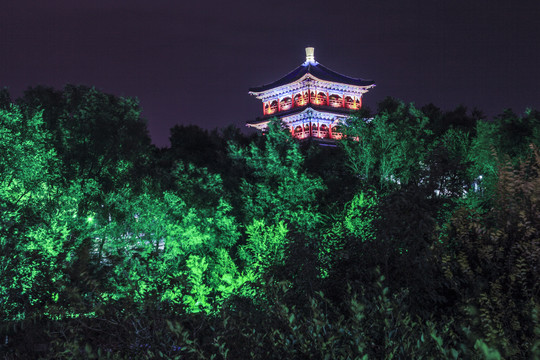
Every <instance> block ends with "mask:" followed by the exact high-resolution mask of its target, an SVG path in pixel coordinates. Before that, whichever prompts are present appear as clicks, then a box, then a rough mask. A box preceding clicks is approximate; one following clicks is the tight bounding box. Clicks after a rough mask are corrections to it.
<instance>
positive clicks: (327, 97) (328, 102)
mask: <svg viewBox="0 0 540 360" xmlns="http://www.w3.org/2000/svg"><path fill="white" fill-rule="evenodd" d="M326 106H330V94H329V93H328V91H327V92H326Z"/></svg>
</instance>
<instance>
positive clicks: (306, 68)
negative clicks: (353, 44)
mask: <svg viewBox="0 0 540 360" xmlns="http://www.w3.org/2000/svg"><path fill="white" fill-rule="evenodd" d="M306 74H310V75H313V77H315V78H317V79H319V80H325V81H330V82H335V83H340V84H348V85H354V86H370V85H374V84H375V82H374V81H373V80H364V79H356V78H351V77H348V76H345V75H342V74H339V73H337V72H335V71H332V70H330V69H329V68H327V67H326V66H323V65H322V64H320V63H318V62H317V61H315V57H314V55H313V48H306V62H304V63H303V64H302V65H300V66H299V67H297V68H296V69H294V70H293V71H291V72H290V73H288V74H287V75H285V76H283V77H282V78H281V79H279V80H276V81H274V82H273V83H270V84H266V85H262V86H259V87H254V88H250V89H249V92H252V93H260V92H264V91H267V90H270V89H274V88H277V87H280V86H283V85H287V84H290V83H292V82H295V81H296V80H298V79H301V78H302V77H303V76H304V75H306Z"/></svg>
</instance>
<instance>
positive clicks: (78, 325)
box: [0, 86, 540, 359]
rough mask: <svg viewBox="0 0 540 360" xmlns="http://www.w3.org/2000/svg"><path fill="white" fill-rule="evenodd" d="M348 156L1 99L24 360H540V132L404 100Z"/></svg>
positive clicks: (128, 110)
mask: <svg viewBox="0 0 540 360" xmlns="http://www.w3.org/2000/svg"><path fill="white" fill-rule="evenodd" d="M342 131H343V132H344V133H345V134H346V139H345V140H343V141H339V142H337V143H336V146H335V147H327V146H324V147H323V146H320V145H318V143H317V142H302V143H298V142H296V141H295V140H293V139H292V138H291V136H290V133H289V131H288V130H287V129H283V128H282V126H281V124H280V123H279V121H277V120H276V121H273V122H271V124H270V126H269V131H268V133H267V134H265V135H264V136H262V135H257V136H245V135H243V134H242V133H241V132H240V131H239V130H238V129H236V128H234V127H228V128H225V129H222V130H215V131H212V132H208V131H207V130H203V129H201V128H199V127H197V126H175V127H174V128H173V129H171V137H170V140H171V147H170V148H164V149H157V148H155V147H154V146H153V145H151V142H150V138H149V136H148V132H147V129H146V125H145V122H144V120H143V119H142V118H141V110H140V107H139V104H138V102H137V101H136V100H134V99H127V98H120V97H116V96H113V95H109V94H105V93H103V92H100V91H98V90H96V89H94V88H88V87H83V86H66V87H65V88H64V89H63V90H54V89H51V88H45V87H36V88H31V89H29V90H28V91H26V92H25V93H24V95H23V96H21V97H20V98H18V99H11V98H10V95H9V93H8V92H7V91H6V90H3V91H1V92H0V335H1V338H0V341H1V342H0V351H1V353H2V355H3V357H4V358H5V359H16V358H25V359H26V358H43V359H79V358H110V359H124V358H125V359H128V358H167V359H168V358H170V359H357V358H358V359H384V358H397V359H412V358H414V359H421V358H428V359H430V358H434V359H441V358H449V359H463V358H471V359H499V358H505V359H528V358H531V359H533V358H538V357H539V356H540V319H539V315H540V314H539V312H540V298H539V297H540V282H539V281H538V272H539V270H538V269H539V265H540V263H539V259H540V177H539V171H540V153H539V150H538V146H539V144H540V112H538V111H535V110H526V111H525V113H524V114H522V115H517V114H515V113H513V112H512V111H510V110H508V111H505V112H504V113H502V114H501V115H499V116H497V117H496V118H494V119H491V120H490V121H488V120H486V119H485V118H484V116H483V115H482V113H481V112H479V111H476V110H475V111H472V112H469V111H467V109H465V108H463V107H458V108H457V109H455V110H454V111H449V112H443V111H441V110H440V109H439V108H437V107H436V106H434V105H428V106H424V107H422V108H416V107H415V106H414V105H412V104H409V105H408V104H404V103H403V102H401V101H399V100H396V99H393V98H387V99H386V100H384V101H383V102H381V103H380V104H379V107H378V109H377V111H376V112H375V113H374V114H371V113H369V110H367V109H364V110H362V111H361V112H360V113H358V114H356V115H355V116H354V117H352V118H351V119H350V120H349V123H348V126H347V127H346V128H343V129H342Z"/></svg>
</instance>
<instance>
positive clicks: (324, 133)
mask: <svg viewBox="0 0 540 360" xmlns="http://www.w3.org/2000/svg"><path fill="white" fill-rule="evenodd" d="M349 115H350V114H336V112H335V111H324V110H315V109H312V108H306V109H305V110H303V111H300V112H294V113H290V114H283V115H281V116H280V117H279V118H280V119H281V121H282V122H283V124H284V125H285V126H287V127H288V128H289V129H290V132H291V135H292V136H293V137H294V138H296V139H299V140H303V139H309V138H316V139H331V140H339V139H341V138H342V137H343V134H342V133H341V132H340V130H339V125H342V124H345V121H346V119H347V118H348V116H349ZM270 120H271V118H270V117H266V118H265V119H259V120H257V121H253V122H250V123H248V124H247V125H248V126H250V127H254V128H256V129H258V130H261V131H263V132H264V131H266V128H267V126H268V123H269V122H270Z"/></svg>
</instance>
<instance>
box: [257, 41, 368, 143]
mask: <svg viewBox="0 0 540 360" xmlns="http://www.w3.org/2000/svg"><path fill="white" fill-rule="evenodd" d="M314 53H315V49H314V48H312V47H308V48H306V61H305V62H304V63H303V64H302V65H300V66H299V67H297V68H296V69H294V70H293V71H291V72H290V73H288V74H287V75H285V76H284V77H282V78H281V79H279V80H277V81H274V82H273V83H271V84H268V85H263V86H260V87H255V88H251V89H249V94H250V95H253V96H255V97H256V98H257V99H260V100H262V103H263V116H262V117H260V118H257V120H255V121H250V122H248V123H247V124H246V125H247V126H249V127H253V128H256V129H258V130H261V131H265V130H266V128H267V125H268V123H269V121H270V119H271V118H273V117H278V118H280V119H281V120H282V121H283V122H284V123H285V124H286V125H287V126H288V127H289V128H290V130H291V134H292V136H293V137H294V138H297V139H307V138H318V139H340V138H341V136H342V134H341V133H338V132H337V131H336V129H335V127H336V126H337V125H339V124H342V123H345V120H346V119H347V118H348V117H349V116H350V114H351V113H352V112H354V111H356V110H359V109H360V108H361V107H362V95H363V94H364V93H366V92H368V91H369V89H371V88H373V87H374V86H375V83H374V82H373V81H372V80H363V79H355V78H351V77H348V76H345V75H341V74H338V73H336V72H334V71H332V70H330V69H328V68H327V67H325V66H323V65H321V64H320V63H318V62H317V61H315V55H314Z"/></svg>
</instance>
